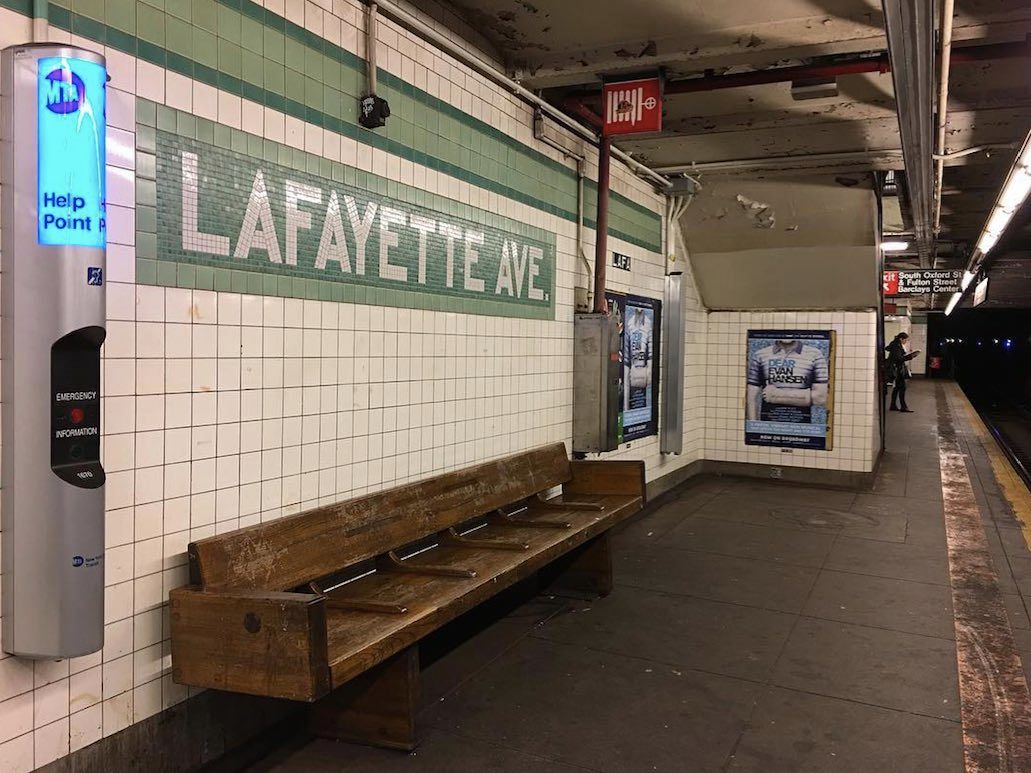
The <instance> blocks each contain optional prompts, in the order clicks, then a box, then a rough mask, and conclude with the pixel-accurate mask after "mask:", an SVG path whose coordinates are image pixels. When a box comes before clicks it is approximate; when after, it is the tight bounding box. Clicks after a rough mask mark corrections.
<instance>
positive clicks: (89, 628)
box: [0, 44, 107, 658]
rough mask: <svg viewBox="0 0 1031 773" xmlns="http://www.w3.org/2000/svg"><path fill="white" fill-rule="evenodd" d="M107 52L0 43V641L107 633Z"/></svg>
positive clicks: (64, 646) (84, 642) (61, 640)
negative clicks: (103, 422)
mask: <svg viewBox="0 0 1031 773" xmlns="http://www.w3.org/2000/svg"><path fill="white" fill-rule="evenodd" d="M106 89H107V70H106V67H105V61H104V57H102V56H100V55H98V54H95V53H93V52H91V51H85V50H83V49H79V48H75V47H71V46H62V45H49V44H47V45H20V46H12V47H10V48H7V49H4V51H3V52H2V54H0V139H2V146H0V184H2V196H0V237H2V241H0V252H2V275H0V318H2V331H0V332H2V336H0V339H2V340H0V346H2V352H0V372H2V389H3V392H2V430H3V431H2V443H3V451H2V480H0V507H2V510H0V519H2V520H0V526H2V528H3V534H2V541H3V562H2V564H0V570H2V574H3V649H4V651H5V652H9V653H12V654H15V655H21V656H24V657H30V658H67V657H74V656H77V655H85V654H88V653H91V652H96V651H97V650H99V649H100V648H101V647H102V646H103V643H104V469H103V467H102V466H101V463H100V438H101V429H100V412H101V399H100V398H101V394H100V346H101V344H102V343H103V342H104V335H105V317H106V314H105V303H104V301H105V298H104V294H105V286H104V282H105V255H106V246H107V230H106V229H107V222H106V212H105V204H106V202H105V187H106V186H105V163H106V155H105V131H106V122H105V103H106V100H105V97H106Z"/></svg>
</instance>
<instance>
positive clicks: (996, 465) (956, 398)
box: [949, 384, 1031, 550]
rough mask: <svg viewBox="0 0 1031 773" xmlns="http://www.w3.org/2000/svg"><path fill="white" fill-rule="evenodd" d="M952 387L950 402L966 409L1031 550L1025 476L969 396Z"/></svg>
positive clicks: (1029, 496) (1029, 494)
mask: <svg viewBox="0 0 1031 773" xmlns="http://www.w3.org/2000/svg"><path fill="white" fill-rule="evenodd" d="M949 390H950V392H953V393H954V394H951V395H950V400H951V402H952V403H953V404H954V405H955V404H957V403H958V404H959V405H961V406H962V409H963V411H964V412H965V413H966V417H967V424H968V426H969V427H970V428H971V429H972V430H973V431H974V434H976V435H977V439H978V441H980V443H981V447H982V448H984V451H985V454H987V455H988V459H989V461H991V463H992V473H993V474H994V475H995V480H996V482H997V483H998V484H999V488H1001V489H1002V494H1003V496H1004V497H1006V501H1007V502H1008V503H1009V506H1010V509H1011V510H1013V515H1014V516H1016V518H1017V520H1018V521H1020V530H1021V532H1022V533H1023V534H1024V544H1026V545H1027V547H1028V550H1031V491H1028V489H1027V486H1026V485H1025V484H1024V480H1023V478H1021V477H1020V476H1019V475H1017V473H1016V472H1015V471H1014V469H1013V465H1012V464H1010V462H1009V459H1007V458H1006V454H1004V453H1003V452H1002V449H1001V448H999V444H998V442H997V441H996V440H995V437H994V436H993V435H992V433H991V432H989V431H988V428H987V427H986V426H985V423H984V421H982V420H981V417H980V416H978V415H977V411H975V410H974V406H972V405H971V404H970V401H969V400H967V399H966V397H965V396H964V395H963V393H962V392H961V391H960V388H959V387H958V386H957V385H956V384H950V385H949Z"/></svg>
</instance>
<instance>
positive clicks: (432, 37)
mask: <svg viewBox="0 0 1031 773" xmlns="http://www.w3.org/2000/svg"><path fill="white" fill-rule="evenodd" d="M377 5H378V6H379V10H380V12H381V13H385V14H386V15H388V16H390V18H392V19H393V20H394V21H396V22H397V23H398V24H400V25H402V26H404V27H406V28H407V29H409V30H411V31H412V32H415V33H416V34H417V35H419V36H420V37H422V38H423V39H424V40H428V41H429V42H431V43H433V44H434V45H435V46H437V47H438V48H440V49H441V50H442V51H446V52H447V53H449V54H450V55H451V56H453V57H455V59H458V60H459V61H461V62H464V63H465V64H466V65H468V66H469V67H471V68H472V69H473V70H475V71H476V72H478V73H480V75H483V76H484V77H486V78H489V79H490V80H492V81H494V82H495V83H496V84H498V85H499V86H503V87H505V88H506V89H508V90H509V91H511V92H512V93H513V94H515V95H516V96H518V97H519V98H520V99H523V100H525V101H526V102H529V103H530V104H531V105H534V106H535V107H539V108H540V109H541V110H542V111H543V112H545V113H547V114H548V115H549V116H551V117H552V118H553V119H555V121H557V122H558V123H560V124H562V125H563V126H565V127H566V128H567V129H569V130H570V131H571V132H573V133H574V134H576V135H578V136H580V137H583V138H584V139H588V140H590V141H591V142H593V143H598V142H599V139H598V137H597V135H596V134H595V132H593V131H591V130H590V129H587V128H586V127H584V126H583V125H581V124H579V123H577V122H576V121H574V120H573V119H572V118H570V117H569V116H568V115H566V114H565V113H563V112H562V111H561V110H559V109H558V108H556V107H554V106H553V105H551V103H549V102H547V101H545V100H544V99H541V98H540V97H539V96H537V95H536V94H534V93H533V92H532V91H530V90H528V89H527V88H525V87H524V86H522V85H521V84H519V83H517V82H516V81H514V80H512V79H511V78H509V77H508V76H507V75H505V73H503V72H502V71H501V70H499V69H498V68H497V67H496V66H495V65H494V63H493V62H490V61H488V60H486V59H484V58H483V57H481V56H480V55H479V54H477V53H475V52H474V51H472V50H469V49H465V48H462V47H461V46H459V45H457V44H456V43H455V42H454V41H452V40H450V39H449V38H447V37H445V36H444V35H442V34H441V33H439V32H438V31H437V30H435V29H433V27H431V26H429V25H428V24H426V23H425V22H424V21H422V19H419V18H418V17H416V16H414V15H413V14H411V13H409V12H408V11H406V10H405V9H404V8H402V7H401V6H399V5H398V4H397V3H395V2H394V0H377ZM612 155H613V156H615V157H616V158H618V159H619V160H620V161H622V162H623V163H624V164H626V165H627V166H629V167H630V168H631V169H632V170H633V171H634V172H635V173H636V174H638V175H639V176H641V177H644V178H646V179H647V180H648V181H649V182H650V183H651V184H652V185H655V186H656V187H658V188H660V189H666V188H668V187H669V186H670V182H669V180H667V179H666V178H665V177H663V176H662V175H659V174H656V173H655V172H654V171H652V170H651V169H649V168H648V167H647V166H645V165H644V164H642V163H641V162H639V161H636V160H635V159H633V158H631V157H630V156H628V155H627V154H626V153H624V152H623V151H621V150H619V149H618V148H615V147H614V148H612Z"/></svg>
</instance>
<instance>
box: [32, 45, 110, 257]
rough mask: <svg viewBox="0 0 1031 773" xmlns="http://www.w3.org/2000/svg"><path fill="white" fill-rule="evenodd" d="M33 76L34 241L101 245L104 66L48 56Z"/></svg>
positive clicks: (103, 231)
mask: <svg viewBox="0 0 1031 773" xmlns="http://www.w3.org/2000/svg"><path fill="white" fill-rule="evenodd" d="M37 80H38V104H37V107H36V114H37V116H38V117H37V127H38V135H37V140H38V149H37V152H38V169H39V179H38V188H37V196H38V200H37V212H38V217H39V223H38V231H39V243H40V244H45V245H53V246H74V247H100V248H103V247H105V246H106V245H107V223H106V220H105V218H106V215H105V211H104V203H105V189H106V181H105V163H106V155H105V150H104V147H105V143H104V133H105V128H106V120H105V113H104V109H105V95H106V89H107V71H106V70H105V68H104V67H103V66H102V65H99V64H97V63H96V62H90V61H87V60H85V59H71V58H65V57H57V56H51V57H45V58H43V59H40V60H39V62H38V70H37Z"/></svg>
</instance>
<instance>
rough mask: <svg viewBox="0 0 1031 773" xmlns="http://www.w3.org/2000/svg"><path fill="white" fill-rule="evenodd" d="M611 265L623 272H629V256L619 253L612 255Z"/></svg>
mask: <svg viewBox="0 0 1031 773" xmlns="http://www.w3.org/2000/svg"><path fill="white" fill-rule="evenodd" d="M612 265H613V267H614V268H620V269H622V270H623V271H629V270H630V256H629V255H624V254H623V253H621V252H613V253H612Z"/></svg>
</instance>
